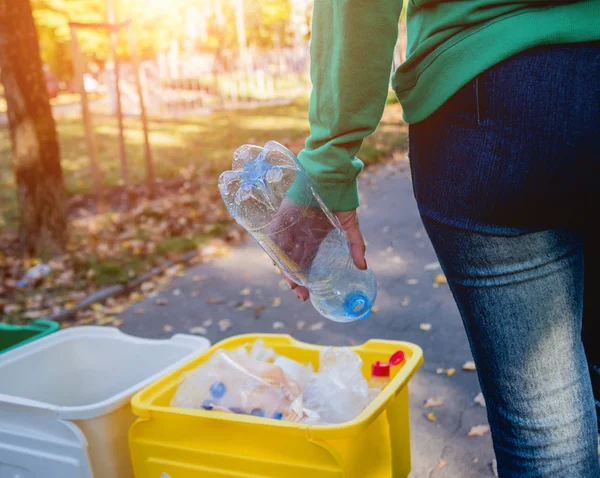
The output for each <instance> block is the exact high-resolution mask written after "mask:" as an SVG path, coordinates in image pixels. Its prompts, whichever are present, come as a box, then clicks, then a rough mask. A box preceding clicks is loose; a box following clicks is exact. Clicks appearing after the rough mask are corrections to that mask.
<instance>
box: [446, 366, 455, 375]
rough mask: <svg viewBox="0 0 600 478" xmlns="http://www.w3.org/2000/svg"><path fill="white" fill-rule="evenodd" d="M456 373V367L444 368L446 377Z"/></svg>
mask: <svg viewBox="0 0 600 478" xmlns="http://www.w3.org/2000/svg"><path fill="white" fill-rule="evenodd" d="M455 373H456V369H455V368H447V369H446V375H447V376H448V377H452V375H454V374H455Z"/></svg>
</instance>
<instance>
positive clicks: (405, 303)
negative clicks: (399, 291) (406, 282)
mask: <svg viewBox="0 0 600 478" xmlns="http://www.w3.org/2000/svg"><path fill="white" fill-rule="evenodd" d="M409 304H410V297H408V296H404V298H403V299H402V302H400V305H401V306H402V307H408V305H409Z"/></svg>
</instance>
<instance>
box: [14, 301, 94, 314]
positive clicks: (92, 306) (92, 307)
mask: <svg viewBox="0 0 600 478" xmlns="http://www.w3.org/2000/svg"><path fill="white" fill-rule="evenodd" d="M91 309H92V310H93V311H95V312H100V311H102V310H103V309H104V307H102V304H98V303H96V304H92V305H91ZM4 310H6V307H5V308H4Z"/></svg>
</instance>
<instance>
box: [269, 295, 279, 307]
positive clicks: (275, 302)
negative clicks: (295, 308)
mask: <svg viewBox="0 0 600 478" xmlns="http://www.w3.org/2000/svg"><path fill="white" fill-rule="evenodd" d="M280 305H281V297H273V300H272V301H271V307H279V306H280Z"/></svg>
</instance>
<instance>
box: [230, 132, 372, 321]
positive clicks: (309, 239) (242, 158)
mask: <svg viewBox="0 0 600 478" xmlns="http://www.w3.org/2000/svg"><path fill="white" fill-rule="evenodd" d="M232 166H233V170H232V171H226V172H224V173H223V174H221V176H220V177H219V190H220V192H221V196H222V197H223V201H224V202H225V205H226V206H227V209H228V210H229V212H230V214H231V215H232V216H233V217H234V218H235V220H236V221H237V222H238V223H239V224H240V225H241V226H242V227H244V228H245V229H246V230H247V231H248V232H249V233H250V234H251V235H252V237H254V239H255V240H256V241H257V242H258V244H259V245H260V246H261V247H262V248H263V249H264V251H265V252H266V253H267V254H268V255H269V257H270V258H271V259H272V260H273V261H274V262H275V263H276V264H277V265H278V266H279V268H280V269H281V270H282V272H283V273H284V274H285V275H286V276H287V277H288V278H289V279H291V280H293V281H294V282H296V283H297V284H300V285H303V286H305V287H307V288H308V289H309V290H310V297H311V301H312V304H313V305H314V307H315V308H316V309H317V310H318V311H319V312H320V313H321V314H322V315H323V316H325V317H327V318H328V319H331V320H333V321H336V322H351V321H355V320H364V319H366V318H367V317H368V316H369V315H370V313H371V308H372V306H373V303H374V302H375V298H376V296H377V283H376V280H375V275H374V274H373V272H372V271H371V270H370V269H369V270H366V271H361V270H360V269H358V268H357V267H356V266H355V265H354V263H353V261H352V258H351V256H350V249H349V247H348V238H347V236H346V233H345V231H344V230H343V228H342V226H341V225H340V223H339V221H338V220H337V218H336V217H335V215H334V214H333V213H332V212H331V211H330V210H329V209H328V208H327V206H325V204H324V203H323V200H322V199H321V197H320V196H319V194H318V193H317V192H316V190H315V188H314V187H313V185H312V184H311V181H310V179H309V177H308V175H307V174H306V172H305V171H304V169H303V168H302V166H301V165H300V163H299V162H298V160H297V158H296V156H294V154H293V153H292V152H291V151H289V150H288V149H286V148H285V147H283V146H282V145H280V144H279V143H276V142H275V141H270V142H268V143H267V144H266V145H265V147H264V148H262V147H259V146H251V145H244V146H242V147H240V148H238V150H237V151H236V152H235V154H234V157H233V165H232Z"/></svg>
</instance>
